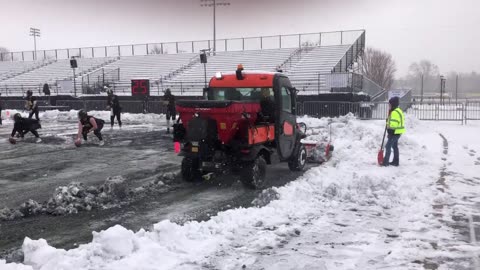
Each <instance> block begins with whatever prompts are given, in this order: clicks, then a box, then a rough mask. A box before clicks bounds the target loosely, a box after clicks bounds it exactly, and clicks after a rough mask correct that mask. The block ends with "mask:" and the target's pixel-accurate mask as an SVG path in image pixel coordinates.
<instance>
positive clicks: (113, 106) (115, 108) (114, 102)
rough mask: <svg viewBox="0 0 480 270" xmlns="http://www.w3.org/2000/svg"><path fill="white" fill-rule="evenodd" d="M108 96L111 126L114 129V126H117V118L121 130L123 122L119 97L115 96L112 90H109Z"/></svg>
mask: <svg viewBox="0 0 480 270" xmlns="http://www.w3.org/2000/svg"><path fill="white" fill-rule="evenodd" d="M107 94H108V99H107V103H108V104H107V107H109V108H110V126H111V128H113V125H114V124H115V117H116V118H117V122H118V126H119V127H120V128H121V127H122V120H121V119H120V117H121V112H122V107H120V102H119V100H118V96H117V95H114V94H113V91H112V89H108V90H107Z"/></svg>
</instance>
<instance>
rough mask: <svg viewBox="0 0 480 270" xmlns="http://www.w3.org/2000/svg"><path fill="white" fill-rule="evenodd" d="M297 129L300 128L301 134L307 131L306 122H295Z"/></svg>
mask: <svg viewBox="0 0 480 270" xmlns="http://www.w3.org/2000/svg"><path fill="white" fill-rule="evenodd" d="M297 127H298V130H300V131H301V132H302V133H303V134H305V133H307V124H305V123H303V122H298V123H297Z"/></svg>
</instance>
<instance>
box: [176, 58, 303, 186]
mask: <svg viewBox="0 0 480 270" xmlns="http://www.w3.org/2000/svg"><path fill="white" fill-rule="evenodd" d="M296 93H297V90H296V89H295V88H294V87H292V85H291V83H290V80H289V79H288V77H287V76H286V75H284V74H282V73H278V72H263V71H250V72H249V71H243V67H241V66H240V65H239V68H238V69H237V70H236V72H231V73H224V74H222V73H217V74H216V75H215V77H213V78H211V80H210V83H209V87H208V88H207V89H205V93H204V94H205V97H206V100H179V101H177V104H176V110H177V112H179V115H180V117H179V121H181V123H180V122H177V124H175V125H174V141H175V142H177V143H180V144H181V151H180V155H181V156H183V161H182V167H181V174H182V178H183V179H184V180H185V181H194V180H196V179H200V178H201V176H202V175H206V174H208V175H211V174H212V173H214V174H215V173H219V172H237V173H239V174H240V176H241V177H240V179H241V181H242V182H243V183H244V184H245V185H246V186H248V187H252V188H262V187H264V186H265V174H266V165H267V164H271V161H272V155H275V154H278V157H279V160H280V161H284V162H287V163H288V167H289V168H290V170H293V171H299V170H302V169H303V168H304V166H305V163H306V160H307V151H306V149H305V146H304V145H303V144H302V143H301V142H300V140H301V139H302V138H305V131H306V130H305V129H306V126H305V125H304V124H303V123H300V124H297V121H296V108H295V105H296Z"/></svg>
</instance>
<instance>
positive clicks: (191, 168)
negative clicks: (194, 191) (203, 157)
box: [181, 157, 200, 182]
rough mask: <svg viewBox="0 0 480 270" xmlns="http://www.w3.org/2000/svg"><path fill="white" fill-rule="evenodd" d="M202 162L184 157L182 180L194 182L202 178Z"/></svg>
mask: <svg viewBox="0 0 480 270" xmlns="http://www.w3.org/2000/svg"><path fill="white" fill-rule="evenodd" d="M199 167H200V161H199V160H198V158H190V157H184V158H183V160H182V168H181V173H182V179H183V180H184V181H186V182H193V181H196V180H198V179H199V178H200V170H199Z"/></svg>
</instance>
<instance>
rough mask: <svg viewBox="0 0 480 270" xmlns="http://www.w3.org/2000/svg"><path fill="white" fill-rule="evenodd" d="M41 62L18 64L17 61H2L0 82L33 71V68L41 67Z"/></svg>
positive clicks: (0, 64) (0, 63)
mask: <svg viewBox="0 0 480 270" xmlns="http://www.w3.org/2000/svg"><path fill="white" fill-rule="evenodd" d="M42 63H43V62H41V61H25V62H18V61H14V62H11V61H3V62H0V81H2V80H5V79H7V78H10V77H12V76H15V75H17V74H20V73H22V72H26V71H28V70H31V69H34V68H35V67H37V66H39V65H41V64H42Z"/></svg>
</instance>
